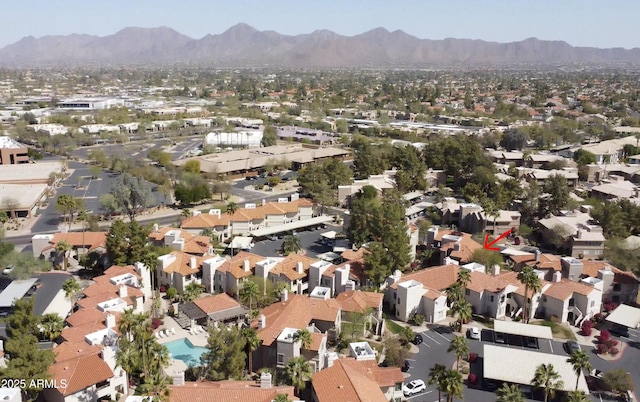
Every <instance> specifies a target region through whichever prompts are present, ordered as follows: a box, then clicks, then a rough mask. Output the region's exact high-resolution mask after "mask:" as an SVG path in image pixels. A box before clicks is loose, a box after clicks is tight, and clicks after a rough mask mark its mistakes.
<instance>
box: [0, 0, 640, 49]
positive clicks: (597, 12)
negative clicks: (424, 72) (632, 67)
mask: <svg viewBox="0 0 640 402" xmlns="http://www.w3.org/2000/svg"><path fill="white" fill-rule="evenodd" d="M2 10H3V14H4V17H3V18H2V21H1V22H0V47H2V46H5V45H7V44H10V43H13V42H15V41H17V40H19V39H20V38H22V37H24V36H28V35H32V36H35V37H41V36H45V35H66V34H71V33H86V34H93V35H100V36H105V35H109V34H113V33H115V32H117V31H118V30H120V29H122V28H124V27H128V26H138V27H157V26H163V25H164V26H168V27H171V28H174V29H175V30H177V31H179V32H181V33H183V34H185V35H188V36H190V37H193V38H201V37H203V36H204V35H206V34H208V33H211V34H217V33H221V32H224V31H225V30H226V29H228V28H229V27H231V26H233V25H235V24H237V23H239V22H246V23H247V24H249V25H252V26H253V27H255V28H257V29H259V30H274V31H277V32H279V33H282V34H300V33H310V32H312V31H314V30H316V29H329V30H332V31H334V32H337V33H339V34H343V35H355V34H359V33H362V32H365V31H368V30H370V29H373V28H376V27H384V28H387V29H388V30H390V31H393V30H396V29H401V30H403V31H405V32H407V33H409V34H411V35H414V36H417V37H419V38H423V39H442V38H447V37H453V38H468V39H484V40H489V41H498V42H509V41H517V40H522V39H526V38H529V37H537V38H539V39H548V40H564V41H567V42H568V43H570V44H572V45H574V46H596V47H625V48H633V47H640V24H638V23H637V21H636V20H637V18H638V15H640V1H638V0H597V1H595V0H581V1H577V0H395V1H392V0H387V1H381V0H246V1H243V0H225V1H220V0H173V1H172V0H13V1H11V0H10V1H7V2H6V3H4V2H3V4H2Z"/></svg>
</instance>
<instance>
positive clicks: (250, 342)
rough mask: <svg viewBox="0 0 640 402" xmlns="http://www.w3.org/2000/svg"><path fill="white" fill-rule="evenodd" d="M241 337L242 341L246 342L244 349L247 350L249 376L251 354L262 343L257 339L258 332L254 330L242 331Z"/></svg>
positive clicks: (251, 367)
mask: <svg viewBox="0 0 640 402" xmlns="http://www.w3.org/2000/svg"><path fill="white" fill-rule="evenodd" d="M242 335H244V339H245V340H246V341H247V344H246V348H247V349H248V350H249V353H248V359H249V374H251V373H253V352H255V351H256V349H258V347H259V346H260V344H261V343H262V341H261V340H260V338H258V332H257V331H256V330H255V328H245V329H243V330H242Z"/></svg>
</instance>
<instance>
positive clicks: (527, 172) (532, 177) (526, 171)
mask: <svg viewBox="0 0 640 402" xmlns="http://www.w3.org/2000/svg"><path fill="white" fill-rule="evenodd" d="M517 169H518V178H522V179H524V180H526V181H527V182H529V183H536V184H537V185H539V186H543V185H544V183H545V182H546V181H547V180H549V178H551V176H562V177H564V178H565V179H566V180H567V184H568V185H569V187H571V188H575V187H576V185H577V184H578V169H577V168H564V169H561V170H559V169H556V170H543V169H530V168H524V167H520V168H517Z"/></svg>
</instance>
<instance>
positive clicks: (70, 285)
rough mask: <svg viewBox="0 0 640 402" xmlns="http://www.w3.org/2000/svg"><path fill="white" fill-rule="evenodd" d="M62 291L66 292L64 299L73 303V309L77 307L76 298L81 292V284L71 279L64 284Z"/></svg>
mask: <svg viewBox="0 0 640 402" xmlns="http://www.w3.org/2000/svg"><path fill="white" fill-rule="evenodd" d="M62 290H64V297H66V298H67V299H69V301H70V302H71V307H73V306H75V304H76V297H77V296H78V293H80V290H81V289H80V284H79V283H78V282H77V281H76V280H75V279H74V278H69V279H67V280H66V281H64V282H63V283H62Z"/></svg>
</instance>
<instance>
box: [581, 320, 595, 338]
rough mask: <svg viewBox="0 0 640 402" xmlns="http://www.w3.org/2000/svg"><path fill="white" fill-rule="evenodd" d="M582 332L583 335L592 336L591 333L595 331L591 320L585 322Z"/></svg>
mask: <svg viewBox="0 0 640 402" xmlns="http://www.w3.org/2000/svg"><path fill="white" fill-rule="evenodd" d="M580 330H581V331H582V335H584V336H591V332H592V330H593V323H592V322H591V321H589V320H587V321H585V322H583V323H582V327H580Z"/></svg>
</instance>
